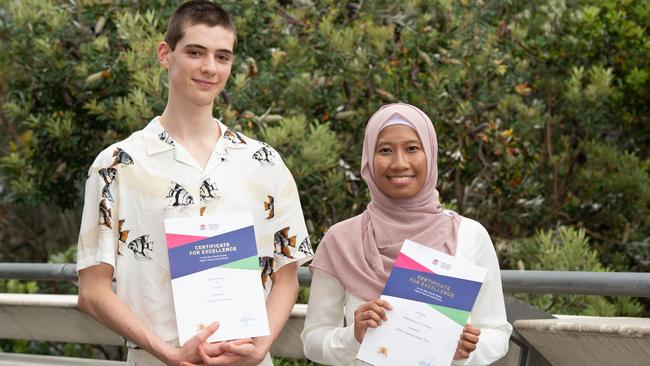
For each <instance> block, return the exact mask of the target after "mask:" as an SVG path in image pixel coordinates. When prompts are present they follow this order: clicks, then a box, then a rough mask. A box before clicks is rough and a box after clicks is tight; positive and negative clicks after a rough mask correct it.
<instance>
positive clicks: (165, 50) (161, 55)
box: [156, 41, 172, 69]
mask: <svg viewBox="0 0 650 366" xmlns="http://www.w3.org/2000/svg"><path fill="white" fill-rule="evenodd" d="M156 53H157V54H158V61H160V64H161V65H162V66H163V67H164V68H165V69H169V62H170V61H169V58H170V57H171V53H172V48H171V47H170V46H169V44H167V42H165V41H162V42H160V43H159V44H158V49H157V50H156Z"/></svg>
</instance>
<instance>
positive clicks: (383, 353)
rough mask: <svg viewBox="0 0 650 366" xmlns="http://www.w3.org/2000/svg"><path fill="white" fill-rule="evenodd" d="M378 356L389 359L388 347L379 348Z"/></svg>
mask: <svg viewBox="0 0 650 366" xmlns="http://www.w3.org/2000/svg"><path fill="white" fill-rule="evenodd" d="M377 354H379V355H380V356H383V357H388V347H386V346H379V348H377Z"/></svg>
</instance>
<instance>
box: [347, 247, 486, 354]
mask: <svg viewBox="0 0 650 366" xmlns="http://www.w3.org/2000/svg"><path fill="white" fill-rule="evenodd" d="M486 274H487V271H486V270H485V269H484V268H482V267H479V266H476V265H475V264H472V263H470V262H468V261H466V260H464V259H462V258H457V257H452V256H450V255H448V254H446V253H442V252H439V251H437V250H435V249H432V248H429V247H426V246H424V245H421V244H417V243H415V242H412V241H409V240H405V241H404V245H403V246H402V249H401V251H400V254H399V256H398V257H397V260H396V261H395V265H394V267H393V270H392V271H391V274H390V276H389V277H388V280H387V282H386V286H385V287H384V291H383V292H382V296H381V298H382V299H384V300H386V301H388V302H389V303H390V304H391V305H392V307H393V310H390V311H388V312H387V314H386V315H387V316H388V320H387V321H384V322H383V323H382V324H381V326H379V327H377V328H369V329H368V330H367V332H366V334H365V336H364V339H363V343H362V344H361V347H360V348H359V353H358V354H357V358H358V359H360V360H362V361H364V362H367V363H370V364H372V365H376V366H383V365H413V366H437V365H441V366H443V365H444V366H449V365H450V364H451V361H452V359H453V357H454V353H455V351H456V347H457V346H458V341H459V340H460V336H461V334H462V332H463V327H464V326H465V323H466V322H467V320H468V318H469V314H470V312H471V310H472V306H473V305H474V302H475V300H476V297H477V296H478V293H479V290H480V289H481V285H482V283H483V281H484V280H485V276H486Z"/></svg>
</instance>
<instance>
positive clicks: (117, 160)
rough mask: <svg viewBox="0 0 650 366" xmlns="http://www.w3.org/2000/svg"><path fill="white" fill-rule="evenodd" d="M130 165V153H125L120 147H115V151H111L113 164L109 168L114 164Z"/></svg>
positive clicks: (131, 162)
mask: <svg viewBox="0 0 650 366" xmlns="http://www.w3.org/2000/svg"><path fill="white" fill-rule="evenodd" d="M120 164H123V165H132V164H133V159H132V158H131V155H129V154H127V153H126V151H124V150H122V149H121V148H119V147H118V148H115V151H113V164H111V166H110V167H111V168H112V167H114V166H116V165H120Z"/></svg>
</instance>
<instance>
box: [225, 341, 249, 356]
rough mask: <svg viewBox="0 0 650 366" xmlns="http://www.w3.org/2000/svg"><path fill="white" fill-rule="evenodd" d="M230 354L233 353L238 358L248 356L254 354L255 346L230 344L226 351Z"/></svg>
mask: <svg viewBox="0 0 650 366" xmlns="http://www.w3.org/2000/svg"><path fill="white" fill-rule="evenodd" d="M228 352H230V353H234V354H236V355H239V356H248V355H250V354H252V353H253V352H255V346H254V345H253V344H251V343H244V344H239V345H237V344H231V345H230V350H229V351H228Z"/></svg>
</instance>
